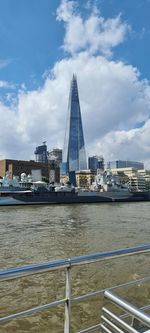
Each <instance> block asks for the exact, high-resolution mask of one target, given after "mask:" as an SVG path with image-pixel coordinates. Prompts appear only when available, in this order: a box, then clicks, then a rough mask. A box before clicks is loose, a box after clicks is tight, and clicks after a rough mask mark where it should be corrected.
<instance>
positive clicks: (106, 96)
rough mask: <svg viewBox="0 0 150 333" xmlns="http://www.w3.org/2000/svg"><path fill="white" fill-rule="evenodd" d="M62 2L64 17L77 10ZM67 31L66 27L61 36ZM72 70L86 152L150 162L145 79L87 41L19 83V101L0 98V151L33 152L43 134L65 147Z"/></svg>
mask: <svg viewBox="0 0 150 333" xmlns="http://www.w3.org/2000/svg"><path fill="white" fill-rule="evenodd" d="M63 5H64V6H70V7H69V10H68V9H67V10H65V9H64V10H63V14H62V13H61V14H60V13H59V15H63V20H64V21H66V20H67V22H68V20H70V16H69V15H71V19H72V18H73V17H74V16H75V19H76V16H79V14H78V15H77V14H76V13H75V14H74V10H75V9H74V3H73V2H71V1H69V2H66V1H65V2H64V1H63ZM57 15H58V14H57ZM97 15H98V14H97ZM91 17H93V14H91ZM98 18H99V16H98ZM88 20H90V17H89V18H88ZM81 21H82V19H81ZM108 21H109V20H108ZM103 24H104V21H103ZM122 24H123V23H122ZM82 25H84V26H85V21H84V22H83V21H82ZM116 29H117V28H116ZM66 36H67V31H66V35H65V37H64V39H65V40H66ZM90 47H92V45H91V46H90ZM109 50H110V49H109ZM73 72H74V73H76V74H77V78H78V86H79V97H80V104H81V112H82V118H83V128H84V132H85V141H86V147H87V152H88V153H89V154H95V153H96V154H103V155H104V157H105V159H107V160H109V159H114V158H117V159H123V158H125V159H136V160H143V161H146V163H147V166H148V165H149V168H150V149H149V142H150V120H149V118H150V86H149V83H148V82H147V81H146V80H142V79H141V78H140V74H139V72H138V70H137V69H136V68H134V67H133V66H132V65H127V64H125V63H123V62H121V61H115V60H109V59H107V58H106V57H104V55H103V56H102V55H98V54H96V55H95V54H93V55H92V54H91V53H90V52H89V46H87V50H85V51H84V52H78V53H76V54H74V56H70V57H68V58H64V59H62V60H60V61H58V62H57V63H56V64H55V65H54V67H53V69H52V70H51V71H50V72H49V73H48V74H47V77H46V78H45V83H44V85H43V86H42V87H41V88H40V89H38V90H35V91H27V89H24V86H22V88H23V89H22V90H20V91H19V92H18V96H17V99H18V102H17V105H16V104H15V106H13V105H12V106H11V107H10V108H8V107H6V106H5V105H3V104H2V103H1V104H0V119H1V124H2V125H1V126H2V129H1V131H0V155H4V156H5V157H9V158H18V159H19V158H20V159H30V158H33V152H34V149H35V147H36V145H38V144H41V143H42V141H44V140H47V145H48V148H54V147H60V148H61V147H63V140H64V133H65V126H66V117H67V106H68V98H69V87H70V80H71V78H72V74H73ZM141 123H144V125H143V126H142V127H141V128H139V126H140V124H141Z"/></svg>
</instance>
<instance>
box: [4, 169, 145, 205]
mask: <svg viewBox="0 0 150 333" xmlns="http://www.w3.org/2000/svg"><path fill="white" fill-rule="evenodd" d="M136 201H150V191H140V190H137V191H135V190H134V191H133V190H132V189H130V188H129V187H128V185H127V184H124V185H122V184H121V183H120V180H119V178H118V177H117V176H112V174H111V173H110V172H104V173H103V174H101V175H98V176H97V177H96V178H95V182H94V183H93V184H92V185H91V188H90V189H89V190H87V189H83V188H75V187H74V186H72V185H71V184H70V183H69V182H68V183H67V184H65V185H64V184H59V185H56V184H46V183H44V182H41V181H37V182H32V186H31V187H29V188H27V183H26V184H25V182H24V183H23V182H22V183H21V182H20V183H18V182H17V181H16V180H15V179H14V180H13V183H12V184H10V183H9V181H8V179H6V177H4V182H3V184H1V187H0V206H15V205H44V204H46V205H47V204H74V203H88V204H90V203H105V202H106V203H110V202H136Z"/></svg>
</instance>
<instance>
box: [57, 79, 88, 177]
mask: <svg viewBox="0 0 150 333" xmlns="http://www.w3.org/2000/svg"><path fill="white" fill-rule="evenodd" d="M85 169H87V161H86V154H85V144H84V136H83V127H82V119H81V111H80V102H79V95H78V86H77V78H76V76H75V75H74V74H73V78H72V81H71V87H70V95H69V104H68V116H67V125H66V132H65V141H64V149H63V163H62V174H68V173H69V172H72V171H78V170H85Z"/></svg>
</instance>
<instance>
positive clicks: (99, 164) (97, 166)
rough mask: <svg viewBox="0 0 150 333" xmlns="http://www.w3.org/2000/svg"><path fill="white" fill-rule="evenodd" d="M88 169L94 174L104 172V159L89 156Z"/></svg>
mask: <svg viewBox="0 0 150 333" xmlns="http://www.w3.org/2000/svg"><path fill="white" fill-rule="evenodd" d="M88 168H89V169H90V170H93V171H95V172H97V171H104V158H103V156H98V155H95V156H90V157H89V158H88Z"/></svg>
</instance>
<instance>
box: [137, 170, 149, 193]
mask: <svg viewBox="0 0 150 333" xmlns="http://www.w3.org/2000/svg"><path fill="white" fill-rule="evenodd" d="M138 174H140V175H141V176H143V177H144V179H145V182H146V189H150V170H146V169H144V170H138Z"/></svg>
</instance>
